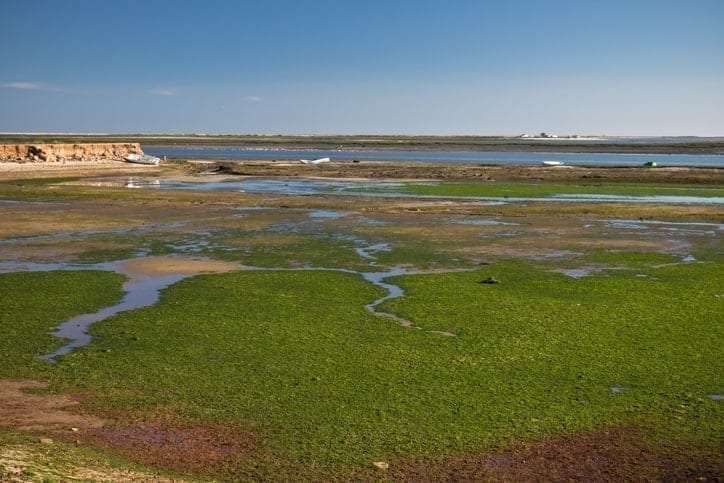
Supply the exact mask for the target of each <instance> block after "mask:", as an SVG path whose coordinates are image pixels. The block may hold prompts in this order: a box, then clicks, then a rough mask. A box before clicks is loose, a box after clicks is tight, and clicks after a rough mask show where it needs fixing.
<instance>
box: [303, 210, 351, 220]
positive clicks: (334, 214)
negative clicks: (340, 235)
mask: <svg viewBox="0 0 724 483" xmlns="http://www.w3.org/2000/svg"><path fill="white" fill-rule="evenodd" d="M349 214H350V213H349V212H348V211H338V210H314V211H311V212H310V213H309V217H310V218H321V219H325V220H338V219H340V218H344V217H345V216H347V215H349Z"/></svg>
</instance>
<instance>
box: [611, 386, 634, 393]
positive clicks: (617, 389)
mask: <svg viewBox="0 0 724 483" xmlns="http://www.w3.org/2000/svg"><path fill="white" fill-rule="evenodd" d="M630 390H631V388H630V387H626V386H611V392H612V393H613V394H621V393H623V392H626V391H630Z"/></svg>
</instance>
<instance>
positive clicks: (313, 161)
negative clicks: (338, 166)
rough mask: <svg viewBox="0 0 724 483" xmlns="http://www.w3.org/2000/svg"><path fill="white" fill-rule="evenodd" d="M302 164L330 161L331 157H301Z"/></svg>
mask: <svg viewBox="0 0 724 483" xmlns="http://www.w3.org/2000/svg"><path fill="white" fill-rule="evenodd" d="M299 161H301V163H302V164H319V163H328V162H329V158H319V159H312V160H309V159H300V160H299Z"/></svg>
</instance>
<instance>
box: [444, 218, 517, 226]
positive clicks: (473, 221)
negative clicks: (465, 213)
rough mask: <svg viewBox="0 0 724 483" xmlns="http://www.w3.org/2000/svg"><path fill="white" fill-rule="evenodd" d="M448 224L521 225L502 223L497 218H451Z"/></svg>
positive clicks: (508, 222)
mask: <svg viewBox="0 0 724 483" xmlns="http://www.w3.org/2000/svg"><path fill="white" fill-rule="evenodd" d="M446 223H450V224H455V225H476V226H517V225H519V223H513V222H510V221H501V220H499V219H497V218H450V219H448V220H446Z"/></svg>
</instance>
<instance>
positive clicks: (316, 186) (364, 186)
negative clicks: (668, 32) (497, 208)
mask: <svg viewBox="0 0 724 483" xmlns="http://www.w3.org/2000/svg"><path fill="white" fill-rule="evenodd" d="M209 176H210V178H209V179H205V180H199V181H180V180H158V179H144V178H103V179H96V180H90V181H83V182H82V183H83V184H89V185H96V186H108V187H126V188H133V189H163V190H192V191H216V192H246V193H256V194H278V195H320V194H335V195H350V196H362V195H363V196H385V197H403V198H414V199H435V198H437V199H440V198H455V199H466V200H482V201H491V202H496V203H514V202H529V201H549V202H585V203H597V202H598V203H603V202H607V203H662V204H689V205H692V204H695V205H724V197H721V196H689V195H685V194H682V195H641V196H630V195H611V194H598V193H577V194H552V195H545V196H539V197H512V196H511V197H508V196H502V197H501V196H483V195H481V196H454V195H421V194H411V193H407V192H404V190H403V189H402V188H403V187H404V186H405V185H406V184H405V183H402V182H392V181H340V180H319V179H278V178H275V179H265V178H244V179H228V178H224V179H214V175H209ZM415 184H420V183H419V182H415Z"/></svg>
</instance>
